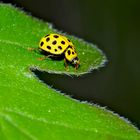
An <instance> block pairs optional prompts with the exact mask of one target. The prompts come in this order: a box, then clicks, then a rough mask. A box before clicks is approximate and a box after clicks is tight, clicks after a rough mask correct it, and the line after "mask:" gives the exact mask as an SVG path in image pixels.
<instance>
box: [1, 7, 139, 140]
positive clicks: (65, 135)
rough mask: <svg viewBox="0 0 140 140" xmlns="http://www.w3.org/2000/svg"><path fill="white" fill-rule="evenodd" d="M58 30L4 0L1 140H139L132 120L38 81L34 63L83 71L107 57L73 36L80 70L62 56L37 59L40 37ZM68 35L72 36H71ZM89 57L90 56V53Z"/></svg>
mask: <svg viewBox="0 0 140 140" xmlns="http://www.w3.org/2000/svg"><path fill="white" fill-rule="evenodd" d="M53 32H57V33H60V32H58V31H57V30H55V29H53V28H52V27H51V26H50V24H48V23H44V22H43V21H40V20H37V19H36V18H33V17H31V16H29V15H26V14H25V13H24V12H23V11H20V10H19V9H17V8H15V7H13V6H11V5H7V4H0V60H1V61H0V62H1V63H0V139H1V140H7V139H9V140H11V139H14V140H19V139H20V140H22V139H26V140H28V139H29V140H30V139H33V140H38V139H40V140H43V139H44V140H46V139H51V140H59V139H60V140H62V139H64V140H69V139H70V140H81V139H83V140H85V139H86V140H88V139H89V140H93V139H94V140H96V139H98V140H109V139H113V140H114V139H115V140H134V139H135V140H137V139H140V133H139V131H138V130H137V128H135V127H134V126H133V125H131V124H130V123H129V122H127V121H126V120H124V119H122V118H120V117H119V116H118V115H115V114H113V113H112V112H110V111H107V110H106V109H104V108H101V107H98V106H96V105H90V104H88V103H84V102H79V101H77V100H74V99H71V98H70V97H67V96H65V95H63V94H61V93H60V92H58V91H56V90H54V89H52V88H50V87H49V86H46V85H45V84H44V83H42V82H41V81H39V80H38V79H37V78H36V77H35V76H34V75H33V73H32V72H31V71H30V68H34V69H36V68H38V69H41V70H45V71H47V72H53V73H66V74H75V75H80V74H83V73H85V72H87V71H90V70H91V69H97V68H98V67H100V66H102V65H103V64H104V62H105V56H104V55H103V53H102V52H101V51H100V50H99V49H97V48H96V47H95V46H94V45H92V44H89V43H87V42H84V41H83V40H81V39H78V38H76V37H73V36H69V38H70V39H71V40H72V41H73V42H74V43H75V45H76V48H77V52H78V55H79V58H80V60H81V66H80V68H79V69H78V71H77V72H75V70H74V68H73V67H72V66H70V70H69V71H68V72H66V70H65V67H64V64H63V63H64V62H63V61H57V60H56V61H53V60H51V59H47V60H46V61H38V60H37V58H38V57H40V56H41V54H39V53H36V52H30V51H28V49H27V48H29V47H34V48H36V47H38V42H39V40H40V38H41V37H42V36H43V35H45V34H48V33H53ZM66 36H68V35H66ZM87 56H88V57H87Z"/></svg>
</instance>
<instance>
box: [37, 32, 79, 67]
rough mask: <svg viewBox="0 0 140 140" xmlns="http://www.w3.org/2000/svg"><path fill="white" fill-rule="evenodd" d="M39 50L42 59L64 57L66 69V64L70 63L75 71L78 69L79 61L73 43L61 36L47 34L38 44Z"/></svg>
mask: <svg viewBox="0 0 140 140" xmlns="http://www.w3.org/2000/svg"><path fill="white" fill-rule="evenodd" d="M39 50H40V51H41V52H43V54H44V56H45V57H44V58H40V60H43V59H45V58H47V57H64V62H65V66H66V68H68V65H67V62H70V63H72V64H73V65H74V66H75V69H78V67H79V64H80V61H79V59H78V56H77V53H76V51H75V47H74V45H73V43H72V42H71V41H70V40H69V39H68V38H66V37H65V36H63V35H60V34H48V35H46V36H44V37H43V38H41V40H40V42H39Z"/></svg>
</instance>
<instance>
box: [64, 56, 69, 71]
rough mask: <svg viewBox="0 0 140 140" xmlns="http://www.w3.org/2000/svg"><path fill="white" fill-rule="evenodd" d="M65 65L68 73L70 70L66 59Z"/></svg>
mask: <svg viewBox="0 0 140 140" xmlns="http://www.w3.org/2000/svg"><path fill="white" fill-rule="evenodd" d="M64 64H65V67H66V71H68V70H69V68H68V64H67V60H66V58H64Z"/></svg>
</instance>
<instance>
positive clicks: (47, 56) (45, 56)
mask: <svg viewBox="0 0 140 140" xmlns="http://www.w3.org/2000/svg"><path fill="white" fill-rule="evenodd" d="M51 56H53V55H44V56H43V57H41V58H38V60H45V59H46V58H49V57H51Z"/></svg>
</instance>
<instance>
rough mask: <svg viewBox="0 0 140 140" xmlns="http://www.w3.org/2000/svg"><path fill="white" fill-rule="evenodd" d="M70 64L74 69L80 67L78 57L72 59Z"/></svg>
mask: <svg viewBox="0 0 140 140" xmlns="http://www.w3.org/2000/svg"><path fill="white" fill-rule="evenodd" d="M72 64H73V65H75V66H76V69H77V68H78V66H79V65H80V61H79V59H78V57H75V58H74V59H72Z"/></svg>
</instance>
